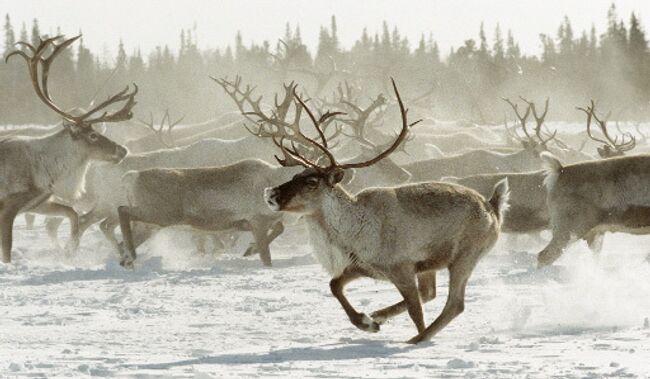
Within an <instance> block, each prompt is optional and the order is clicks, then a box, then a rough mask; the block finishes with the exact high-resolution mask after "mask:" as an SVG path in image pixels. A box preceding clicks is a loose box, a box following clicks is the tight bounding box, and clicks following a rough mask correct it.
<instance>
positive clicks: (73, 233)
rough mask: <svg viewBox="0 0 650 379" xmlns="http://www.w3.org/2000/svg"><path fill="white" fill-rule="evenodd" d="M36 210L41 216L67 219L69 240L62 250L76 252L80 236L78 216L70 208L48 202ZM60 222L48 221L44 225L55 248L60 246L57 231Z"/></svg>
mask: <svg viewBox="0 0 650 379" xmlns="http://www.w3.org/2000/svg"><path fill="white" fill-rule="evenodd" d="M38 210H39V212H41V213H43V214H48V215H57V216H63V217H66V218H67V219H68V221H69V222H70V240H69V241H68V243H67V244H66V246H65V248H64V250H65V251H66V252H68V253H73V252H76V251H77V249H78V248H79V240H80V238H81V234H80V233H79V214H77V212H76V211H75V210H74V209H73V208H72V207H69V206H67V205H64V204H60V203H56V202H49V201H48V202H46V203H44V204H43V205H41V206H40V207H39V208H38ZM61 222H62V221H61V220H59V221H58V223H57V222H56V221H54V222H50V221H48V222H47V223H46V228H47V231H48V235H49V236H50V239H52V240H53V241H54V243H55V245H56V246H57V247H58V246H60V244H59V239H58V235H57V234H58V233H57V231H58V229H59V225H61Z"/></svg>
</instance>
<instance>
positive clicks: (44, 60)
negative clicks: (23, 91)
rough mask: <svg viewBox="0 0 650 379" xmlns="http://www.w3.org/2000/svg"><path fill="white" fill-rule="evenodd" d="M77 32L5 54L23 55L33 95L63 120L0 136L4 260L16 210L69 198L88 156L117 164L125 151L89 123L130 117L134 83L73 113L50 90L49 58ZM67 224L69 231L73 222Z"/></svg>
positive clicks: (74, 192) (74, 193) (0, 223)
mask: <svg viewBox="0 0 650 379" xmlns="http://www.w3.org/2000/svg"><path fill="white" fill-rule="evenodd" d="M79 37H80V36H77V37H74V38H70V39H67V40H63V41H62V42H58V41H60V40H61V39H62V38H63V37H61V36H57V37H53V38H46V39H45V40H40V42H39V45H38V46H36V47H34V46H32V45H30V44H28V43H26V42H19V43H20V44H21V45H23V46H25V47H26V51H20V50H17V51H14V52H12V53H10V54H9V55H8V56H7V58H6V59H7V60H9V59H10V58H11V57H13V56H20V57H22V58H24V59H25V61H26V62H27V66H28V69H29V75H30V78H31V82H32V86H33V87H34V90H35V92H36V95H37V96H38V98H39V99H40V100H41V101H42V102H43V103H45V105H47V106H48V107H49V108H50V109H52V110H53V111H54V112H55V113H57V114H58V115H59V116H61V117H62V118H63V119H64V124H63V129H61V130H58V131H55V132H54V133H52V134H48V135H45V136H42V137H10V138H6V139H3V140H1V141H0V157H1V158H0V178H2V180H1V181H0V234H1V236H2V261H3V262H5V263H8V262H10V261H11V247H12V242H13V236H12V232H13V223H14V219H15V217H16V215H17V214H18V213H19V212H25V211H29V210H32V209H35V208H37V207H44V206H45V205H44V204H46V202H48V201H49V199H51V198H52V197H53V196H57V197H59V198H62V199H65V200H71V199H74V198H75V197H77V195H78V190H79V187H80V183H81V181H82V178H83V175H84V172H85V171H86V168H87V165H88V162H89V161H90V160H101V161H108V162H113V163H117V162H119V161H121V160H122V159H123V158H124V157H125V156H126V154H127V150H126V148H124V147H122V146H120V145H118V144H116V143H115V142H113V141H111V140H110V139H108V138H106V137H104V136H103V135H102V134H100V133H98V132H97V131H95V130H94V129H93V125H94V124H97V123H101V122H108V123H112V122H118V121H124V120H128V119H130V118H131V117H132V113H131V110H132V109H133V106H134V105H135V104H136V103H135V100H134V98H135V95H136V93H137V92H138V87H137V86H135V85H134V87H135V88H134V90H133V91H131V92H129V87H126V88H125V89H124V90H122V91H120V92H119V93H117V94H115V95H113V96H111V97H109V98H108V99H107V100H105V101H103V102H101V103H99V104H97V105H95V106H93V107H92V108H91V109H90V110H88V111H87V112H84V113H83V114H81V115H78V116H74V115H72V114H70V113H69V112H66V111H64V110H62V109H61V108H60V107H59V106H58V105H56V104H55V102H54V101H53V99H52V97H51V95H50V93H49V88H48V79H49V73H50V66H51V64H52V62H54V60H55V59H56V57H57V56H58V55H59V54H60V53H61V52H62V51H63V50H64V49H66V48H67V47H68V46H70V45H71V44H72V43H73V42H74V41H76V40H77V39H78V38H79ZM48 53H49V55H48ZM30 54H31V55H30ZM120 102H124V104H123V106H122V107H121V108H120V109H119V110H117V111H114V112H109V111H108V110H107V109H108V107H110V106H111V105H113V104H116V103H120ZM98 112H102V113H101V114H99V115H98ZM60 206H63V205H60ZM56 208H60V207H56ZM68 208H69V207H68ZM72 224H73V225H72V229H73V234H74V230H75V228H76V227H77V226H76V224H77V222H76V221H73V223H72Z"/></svg>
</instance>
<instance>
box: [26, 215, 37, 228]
mask: <svg viewBox="0 0 650 379" xmlns="http://www.w3.org/2000/svg"><path fill="white" fill-rule="evenodd" d="M35 220H36V216H35V215H34V214H33V213H25V225H26V227H27V229H28V230H32V229H34V221H35Z"/></svg>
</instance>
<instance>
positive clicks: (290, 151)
mask: <svg viewBox="0 0 650 379" xmlns="http://www.w3.org/2000/svg"><path fill="white" fill-rule="evenodd" d="M392 84H393V90H394V91H395V96H396V98H397V101H398V104H399V108H400V114H401V117H402V128H401V131H400V133H399V135H398V136H397V137H396V138H395V141H393V143H392V144H391V145H390V146H388V147H387V148H386V149H385V150H384V151H382V152H381V153H379V154H378V155H377V156H375V157H374V158H372V159H369V160H367V161H364V162H357V163H346V164H340V163H337V161H336V159H335V157H334V155H333V154H332V152H331V151H330V150H329V149H328V147H327V144H326V143H325V142H324V141H323V140H322V142H317V141H315V140H314V139H310V138H308V137H306V136H304V135H303V137H305V138H306V139H307V141H309V142H310V143H311V144H312V146H314V147H315V148H316V150H318V151H320V152H321V153H322V154H321V156H322V157H325V158H326V159H327V161H328V164H327V165H326V166H323V165H322V164H321V162H322V159H318V160H313V159H309V158H307V157H305V156H304V155H302V154H301V153H300V152H299V151H298V150H297V149H296V148H295V146H293V145H292V146H290V147H289V146H286V144H284V143H282V142H283V141H281V143H280V145H279V147H280V148H281V149H282V151H283V153H284V154H285V156H286V155H290V156H292V157H293V158H294V160H293V162H294V164H300V165H302V166H304V167H307V168H314V169H316V170H318V171H321V172H330V171H332V170H334V169H348V168H361V167H367V166H371V165H373V164H375V163H377V162H379V161H380V160H382V159H384V158H386V157H387V156H389V155H390V154H391V153H393V152H394V151H395V150H396V149H397V148H398V147H399V145H400V144H401V143H402V142H403V141H404V140H405V139H406V138H407V136H408V134H409V128H410V127H412V126H413V125H415V124H417V123H418V122H420V120H418V121H416V122H413V123H409V122H408V117H407V113H408V110H407V109H405V107H404V103H403V102H402V99H401V97H400V94H399V91H398V89H397V85H396V84H395V81H394V80H392ZM294 96H295V97H296V101H297V102H298V103H299V104H300V105H301V106H302V107H303V108H304V109H305V111H306V112H307V113H308V114H310V115H311V114H313V113H312V112H311V111H310V110H309V108H308V107H307V105H306V103H305V102H304V101H302V99H300V96H298V95H297V94H294ZM310 119H311V121H312V124H313V126H314V128H316V130H317V131H319V135H320V136H322V135H323V134H322V133H321V132H320V130H321V129H322V124H323V122H324V120H322V119H316V118H315V117H311V116H310ZM278 161H279V162H280V164H283V165H287V164H285V163H283V162H282V161H280V160H278Z"/></svg>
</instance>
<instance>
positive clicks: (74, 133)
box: [63, 122, 81, 139]
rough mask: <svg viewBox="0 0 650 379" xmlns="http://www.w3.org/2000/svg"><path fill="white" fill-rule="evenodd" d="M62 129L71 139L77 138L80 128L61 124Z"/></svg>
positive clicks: (74, 125)
mask: <svg viewBox="0 0 650 379" xmlns="http://www.w3.org/2000/svg"><path fill="white" fill-rule="evenodd" d="M63 128H64V129H66V130H67V131H68V132H69V133H70V135H72V138H75V139H76V138H78V137H79V134H81V127H80V126H78V125H76V124H67V123H65V122H64V123H63Z"/></svg>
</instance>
